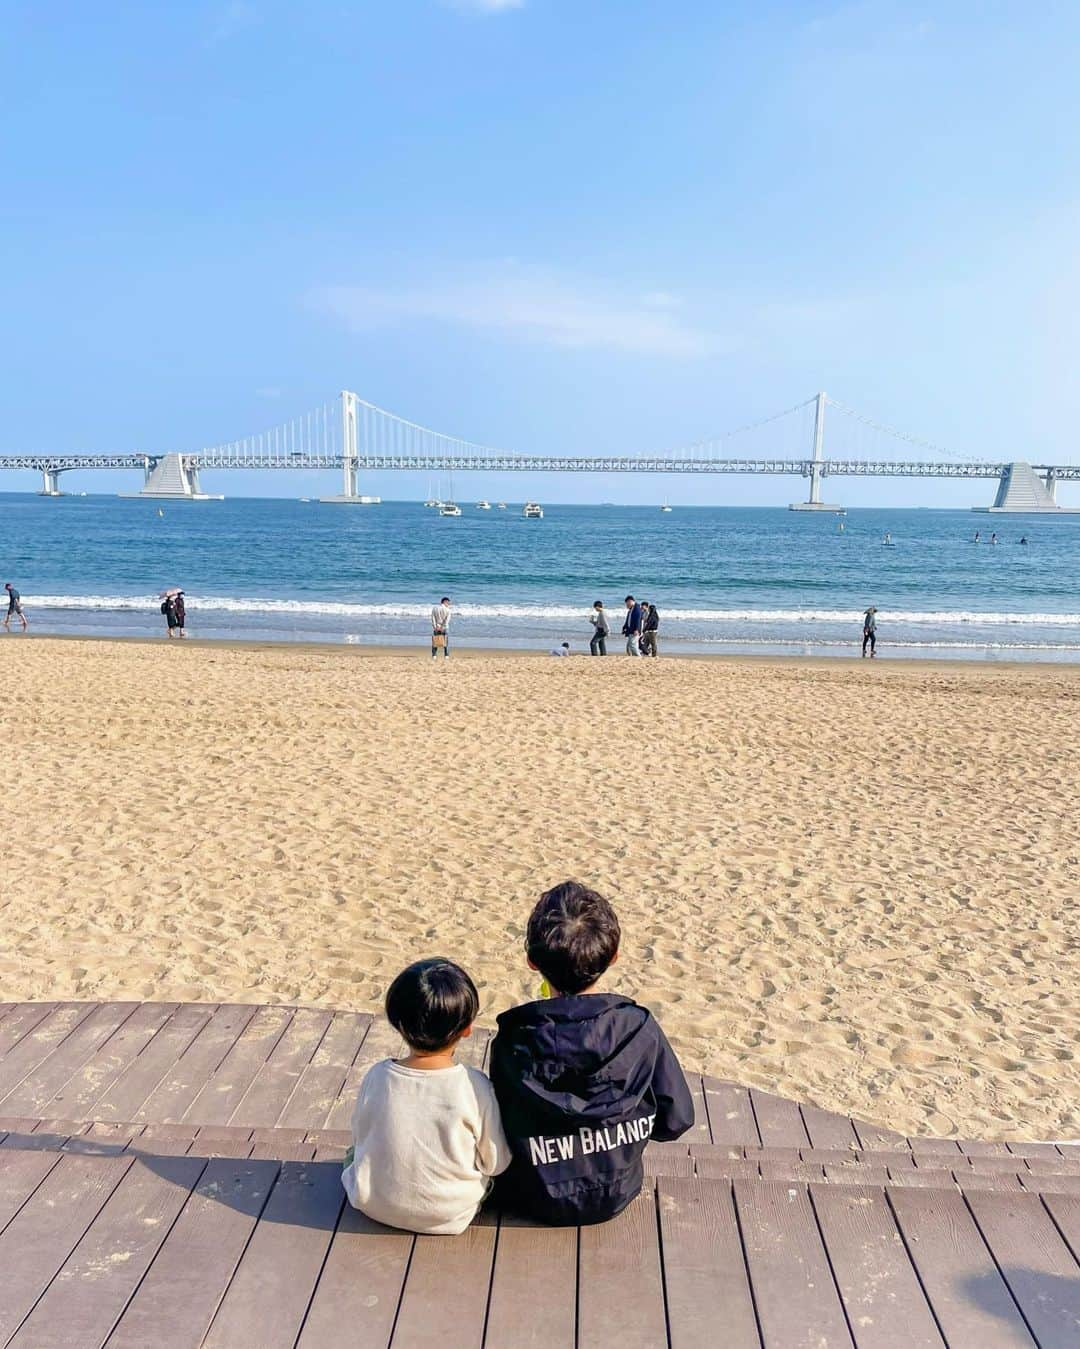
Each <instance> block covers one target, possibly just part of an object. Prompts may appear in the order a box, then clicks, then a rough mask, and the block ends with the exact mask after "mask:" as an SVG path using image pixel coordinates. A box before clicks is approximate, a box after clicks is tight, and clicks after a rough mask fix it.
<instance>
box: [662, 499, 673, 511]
mask: <svg viewBox="0 0 1080 1349" xmlns="http://www.w3.org/2000/svg"><path fill="white" fill-rule="evenodd" d="M660 509H661V510H662V511H670V510H671V507H670V506H669V505H668V504H667V502H666V501H665V502H664V504H663V505H662V506H661V507H660Z"/></svg>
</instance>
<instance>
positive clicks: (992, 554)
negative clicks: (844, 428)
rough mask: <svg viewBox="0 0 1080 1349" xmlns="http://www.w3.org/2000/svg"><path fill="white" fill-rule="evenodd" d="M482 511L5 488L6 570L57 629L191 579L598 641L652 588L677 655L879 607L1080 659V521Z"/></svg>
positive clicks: (212, 626)
mask: <svg viewBox="0 0 1080 1349" xmlns="http://www.w3.org/2000/svg"><path fill="white" fill-rule="evenodd" d="M159 507H160V509H161V510H162V511H163V514H162V515H160V516H159V515H158V510H159ZM462 509H463V512H464V514H463V515H462V517H461V518H460V519H444V518H442V517H440V516H439V515H438V514H437V513H436V512H435V511H432V510H429V509H426V508H424V507H423V506H422V505H421V504H419V503H418V502H397V503H384V504H383V505H381V506H372V507H359V506H352V507H346V506H331V505H320V504H318V503H316V502H311V503H303V502H299V501H281V500H273V501H271V500H252V499H239V498H237V499H233V500H229V501H224V502H176V503H172V502H166V503H158V502H150V501H120V500H117V499H116V498H114V497H108V496H88V497H69V498H63V499H60V500H44V499H39V498H37V497H35V496H29V495H13V494H12V495H0V571H2V572H3V576H2V577H0V581H2V580H11V581H13V582H14V584H15V585H16V586H17V588H18V589H19V590H20V591H21V592H22V596H23V602H24V606H25V608H26V611H27V614H28V616H29V618H30V621H31V623H32V625H33V629H34V631H35V632H39V633H45V632H54V633H74V634H86V635H91V634H116V635H148V634H149V635H154V634H157V633H160V632H162V631H163V626H164V625H163V620H162V619H161V616H160V613H159V612H158V601H157V598H156V596H157V593H158V591H159V590H161V589H163V588H164V587H166V586H171V585H179V586H182V587H183V588H184V590H185V592H186V594H187V598H188V615H189V631H190V633H191V634H192V635H193V636H199V637H211V638H214V637H217V638H236V637H240V638H252V639H261V640H274V641H282V640H289V641H332V642H349V643H368V644H380V645H388V644H406V645H418V644H419V645H421V646H422V645H423V644H424V643H425V641H426V639H427V634H428V631H429V627H428V619H427V615H428V611H429V610H430V607H431V605H432V603H433V602H434V601H435V600H437V599H438V598H439V596H441V595H443V594H447V595H450V596H451V597H452V599H453V601H454V605H455V609H456V616H455V619H454V626H453V629H452V635H453V639H454V641H455V642H457V643H459V644H462V645H469V646H513V647H529V648H536V649H538V650H542V651H546V650H548V649H549V648H550V647H551V646H552V645H553V644H555V643H556V642H562V641H569V642H571V644H572V647H573V649H575V650H582V649H587V642H588V637H589V633H590V628H589V625H588V621H587V614H588V611H589V609H590V607H591V604H592V601H593V600H594V599H603V600H604V602H605V604H606V606H607V607H608V608H609V610H610V611H611V617H612V620H613V626H614V627H615V629H616V632H617V629H618V627H619V625H620V623H621V621H622V612H623V605H622V600H623V597H624V596H625V595H626V594H627V593H630V592H632V593H634V594H635V595H637V596H638V597H639V598H640V597H645V598H647V599H650V600H652V601H653V602H654V603H655V604H656V605H657V607H658V609H659V610H660V613H661V630H660V635H661V642H662V647H663V649H666V650H669V651H675V650H678V651H684V652H723V651H730V652H758V653H768V652H782V653H794V654H799V653H807V654H817V655H822V654H837V655H850V654H851V653H852V651H853V650H855V649H857V645H858V641H859V637H860V632H861V614H862V611H863V609H864V608H865V607H866V606H867V605H868V604H874V605H876V606H877V608H878V610H879V614H878V631H879V639H880V647H879V650H880V651H881V653H882V654H885V653H891V654H895V655H907V656H923V657H933V656H939V657H945V658H957V657H969V658H973V659H1030V660H1058V661H1062V660H1064V661H1075V660H1078V659H1080V516H1071V517H1070V516H1063V517H1060V518H1045V517H1042V518H1040V517H1037V516H1034V517H1033V516H1014V517H992V516H986V515H982V516H979V515H974V514H971V513H969V512H966V511H927V510H852V511H850V512H849V513H848V515H847V516H846V517H845V518H844V520H843V524H844V530H843V531H842V532H841V531H840V529H839V523H840V522H839V521H838V520H837V519H836V518H835V517H833V516H811V515H805V514H798V513H793V512H790V511H787V510H775V509H747V508H740V509H725V508H701V509H689V508H681V507H676V508H675V509H674V510H673V511H672V512H671V513H670V514H667V513H662V512H661V511H660V510H659V509H658V508H657V507H615V506H550V507H546V508H545V518H544V520H542V521H529V520H524V519H523V518H522V516H521V504H520V503H517V504H515V505H511V506H510V507H509V509H508V510H506V511H498V510H495V509H492V510H491V511H478V510H476V509H475V507H474V506H473V505H472V504H471V503H470V504H465V503H462ZM976 529H978V530H980V531H981V532H982V536H983V540H984V542H982V543H980V544H975V543H973V542H972V538H973V534H974V532H975V530H976ZM995 529H996V530H997V533H998V535H999V539H1000V542H999V543H998V545H997V546H996V547H991V546H989V544H988V543H987V542H985V541H986V540H987V539H988V538H989V535H990V533H991V531H992V530H995ZM886 531H888V532H889V533H891V535H892V538H893V540H894V541H895V546H894V547H891V548H890V547H883V546H882V538H883V536H884V534H885V533H886ZM1021 536H1026V537H1027V539H1028V541H1029V542H1028V545H1027V546H1021V545H1020V542H1019V540H1020V538H1021ZM0 636H2V634H0ZM618 647H619V642H618V638H617V636H616V637H613V639H612V642H611V643H610V645H609V649H611V650H617V649H618Z"/></svg>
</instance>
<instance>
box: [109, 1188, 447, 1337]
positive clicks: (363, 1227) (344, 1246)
mask: <svg viewBox="0 0 1080 1349" xmlns="http://www.w3.org/2000/svg"><path fill="white" fill-rule="evenodd" d="M414 1240H415V1238H414V1237H413V1236H412V1235H411V1234H410V1233H408V1232H398V1231H396V1230H395V1229H394V1228H392V1227H383V1226H382V1225H381V1223H376V1222H372V1220H371V1219H370V1218H368V1217H365V1216H364V1214H363V1213H360V1212H358V1211H357V1210H356V1209H354V1208H353V1207H352V1206H351V1205H350V1204H346V1205H345V1208H344V1211H343V1212H342V1215H341V1221H340V1222H339V1223H338V1226H337V1231H336V1232H335V1233H334V1237H333V1240H332V1241H331V1243H330V1253H329V1254H328V1255H327V1257H326V1263H325V1264H324V1265H323V1270H322V1274H321V1276H320V1277H319V1283H318V1286H317V1287H316V1289H315V1296H314V1298H313V1299H312V1302H311V1306H310V1308H309V1309H308V1314H307V1319H306V1320H305V1322H304V1329H303V1333H302V1334H301V1336H300V1340H299V1344H298V1346H297V1349H354V1347H355V1346H357V1345H364V1346H371V1349H375V1346H382V1345H388V1344H389V1343H390V1336H391V1334H392V1333H393V1329H394V1320H395V1318H396V1316H397V1310H398V1304H399V1302H400V1301H401V1290H402V1288H403V1287H404V1284H405V1274H406V1271H407V1270H408V1268H409V1259H410V1257H411V1255H412V1250H413V1242H414ZM450 1240H453V1238H450ZM130 1349H138V1347H137V1346H136V1345H135V1344H132V1345H131V1347H130Z"/></svg>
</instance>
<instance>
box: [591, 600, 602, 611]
mask: <svg viewBox="0 0 1080 1349" xmlns="http://www.w3.org/2000/svg"><path fill="white" fill-rule="evenodd" d="M592 607H593V608H594V609H602V608H603V607H604V601H603V600H593V606H592Z"/></svg>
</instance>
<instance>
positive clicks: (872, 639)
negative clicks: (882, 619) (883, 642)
mask: <svg viewBox="0 0 1080 1349" xmlns="http://www.w3.org/2000/svg"><path fill="white" fill-rule="evenodd" d="M868 646H869V648H870V659H871V660H873V658H874V654H875V651H876V648H877V610H876V609H875V608H874V606H873V605H871V606H870V608H869V609H867V611H866V613H865V614H863V623H862V653H863V658H864V659H865V657H866V648H867V647H868Z"/></svg>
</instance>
